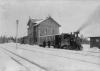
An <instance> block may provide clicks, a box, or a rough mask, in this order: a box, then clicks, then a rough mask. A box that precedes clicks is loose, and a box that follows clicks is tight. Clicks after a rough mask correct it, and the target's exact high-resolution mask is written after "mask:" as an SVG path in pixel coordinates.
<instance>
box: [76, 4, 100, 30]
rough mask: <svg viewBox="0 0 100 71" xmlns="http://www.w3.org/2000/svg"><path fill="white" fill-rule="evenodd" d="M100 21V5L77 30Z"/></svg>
mask: <svg viewBox="0 0 100 71" xmlns="http://www.w3.org/2000/svg"><path fill="white" fill-rule="evenodd" d="M99 23H100V6H99V7H97V8H96V10H95V11H94V12H93V13H92V14H91V15H90V16H89V18H88V20H87V21H86V22H85V23H84V24H83V25H82V26H81V27H80V28H79V29H78V30H77V31H81V30H83V29H85V28H86V27H88V26H89V25H92V24H99Z"/></svg>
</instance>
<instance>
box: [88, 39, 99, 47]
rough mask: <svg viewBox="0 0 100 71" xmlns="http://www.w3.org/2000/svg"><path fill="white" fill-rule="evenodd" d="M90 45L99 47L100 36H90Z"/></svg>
mask: <svg viewBox="0 0 100 71" xmlns="http://www.w3.org/2000/svg"><path fill="white" fill-rule="evenodd" d="M90 47H99V48H100V37H90Z"/></svg>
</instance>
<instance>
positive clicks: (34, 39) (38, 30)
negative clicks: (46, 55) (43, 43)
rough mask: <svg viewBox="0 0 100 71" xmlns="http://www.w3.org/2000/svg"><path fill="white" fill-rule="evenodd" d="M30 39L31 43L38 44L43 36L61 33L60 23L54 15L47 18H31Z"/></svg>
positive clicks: (29, 26)
mask: <svg viewBox="0 0 100 71" xmlns="http://www.w3.org/2000/svg"><path fill="white" fill-rule="evenodd" d="M27 25H28V39H29V43H30V44H38V43H39V39H40V37H42V36H48V35H55V34H59V27H60V26H61V25H59V24H58V23H57V22H56V21H55V20H54V19H53V18H52V17H50V16H49V17H47V18H46V19H44V20H43V19H31V18H30V19H29V21H28V24H27Z"/></svg>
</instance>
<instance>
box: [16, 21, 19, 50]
mask: <svg viewBox="0 0 100 71" xmlns="http://www.w3.org/2000/svg"><path fill="white" fill-rule="evenodd" d="M18 24H19V20H16V49H17V48H18V46H17V43H18Z"/></svg>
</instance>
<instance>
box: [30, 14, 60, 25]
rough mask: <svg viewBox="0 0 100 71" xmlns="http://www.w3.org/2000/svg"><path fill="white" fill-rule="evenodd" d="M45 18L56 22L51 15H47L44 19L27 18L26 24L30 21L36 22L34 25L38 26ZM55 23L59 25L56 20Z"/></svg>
mask: <svg viewBox="0 0 100 71" xmlns="http://www.w3.org/2000/svg"><path fill="white" fill-rule="evenodd" d="M47 19H51V20H53V21H54V22H56V21H55V20H54V19H53V18H52V17H51V16H49V17H47V18H46V19H29V22H28V25H29V23H30V21H31V22H32V23H36V24H35V25H34V26H38V25H39V24H41V22H44V21H46V20H47ZM56 24H57V25H58V26H59V27H60V26H61V25H59V24H58V23H57V22H56Z"/></svg>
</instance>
